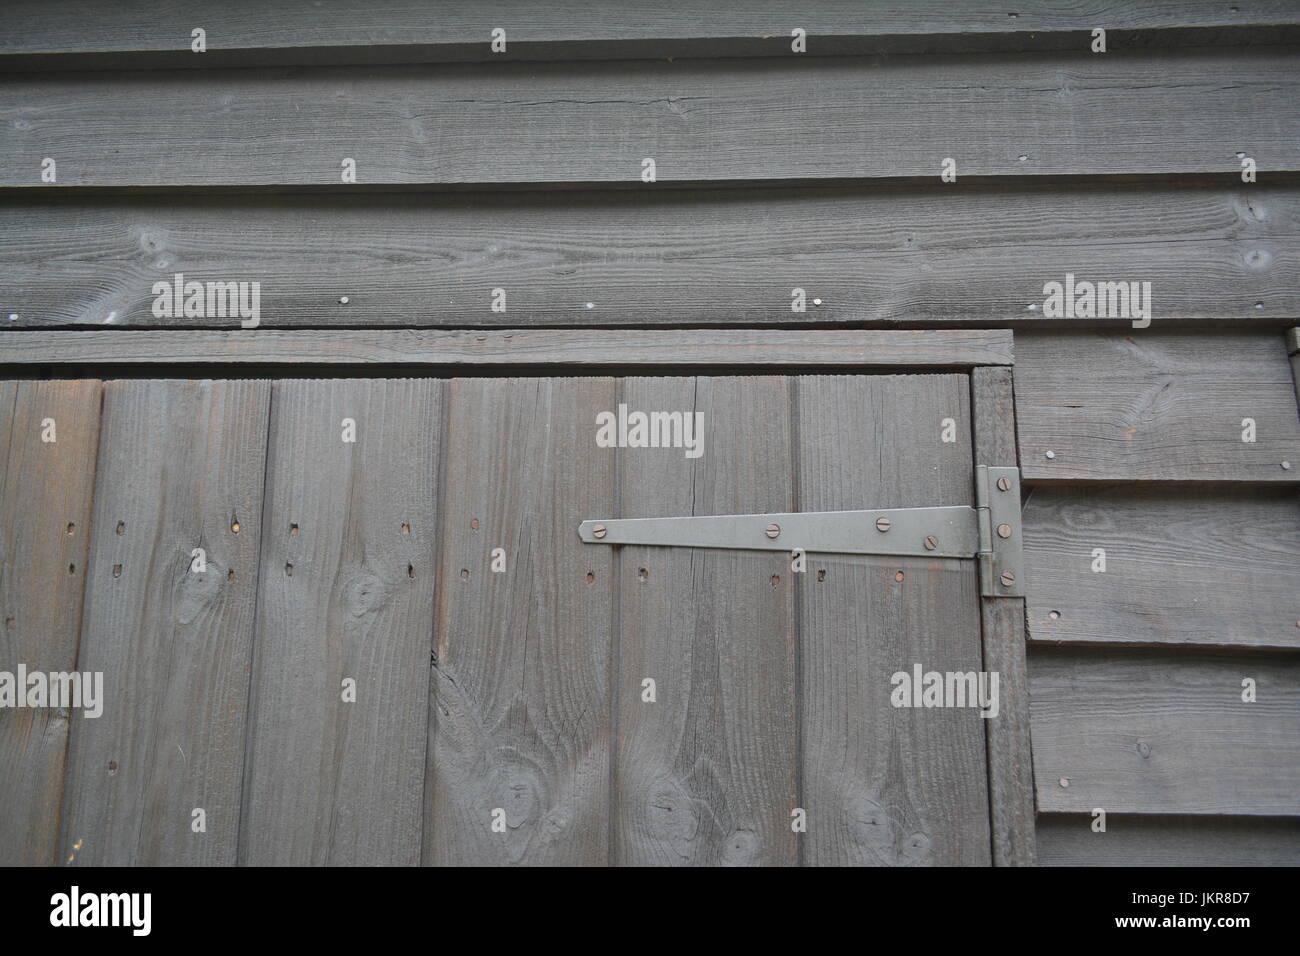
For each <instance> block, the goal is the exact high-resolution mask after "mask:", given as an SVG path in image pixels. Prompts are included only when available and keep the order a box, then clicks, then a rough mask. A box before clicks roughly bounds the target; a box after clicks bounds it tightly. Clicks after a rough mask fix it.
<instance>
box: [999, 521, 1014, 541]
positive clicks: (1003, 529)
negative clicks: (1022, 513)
mask: <svg viewBox="0 0 1300 956" xmlns="http://www.w3.org/2000/svg"><path fill="white" fill-rule="evenodd" d="M998 537H999V538H1009V537H1011V525H1009V524H1000V525H998Z"/></svg>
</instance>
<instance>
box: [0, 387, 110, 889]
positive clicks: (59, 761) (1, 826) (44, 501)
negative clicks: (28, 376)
mask: <svg viewBox="0 0 1300 956" xmlns="http://www.w3.org/2000/svg"><path fill="white" fill-rule="evenodd" d="M100 394H101V386H100V383H99V382H97V381H84V382H0V671H6V672H8V673H9V674H14V675H16V673H17V670H18V666H19V665H20V664H22V665H25V667H26V669H27V672H28V673H33V672H41V673H49V672H52V671H53V672H71V671H73V670H75V669H76V666H77V643H78V637H79V635H80V631H81V602H82V595H83V593H84V584H85V574H86V551H87V547H88V542H89V541H90V518H91V496H92V493H93V490H94V476H95V453H96V448H97V446H98V443H99V403H100ZM47 418H49V419H53V420H54V427H55V432H54V438H55V439H56V440H55V441H53V442H45V441H42V440H41V434H42V431H43V426H42V422H43V421H44V420H45V419H47ZM17 691H18V693H19V694H24V695H25V692H26V689H25V688H22V687H19V688H17ZM82 719H84V718H83V717H82V716H81V714H80V713H79V712H74V711H69V710H68V709H67V708H48V709H35V708H29V707H22V708H9V707H5V708H3V709H0V866H18V865H40V866H48V865H50V864H52V863H53V862H54V861H55V859H56V858H57V856H58V828H59V805H60V802H61V800H62V798H63V770H64V757H65V755H66V753H67V744H68V726H69V722H70V721H71V720H77V721H80V720H82Z"/></svg>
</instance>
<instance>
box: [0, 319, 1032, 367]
mask: <svg viewBox="0 0 1300 956" xmlns="http://www.w3.org/2000/svg"><path fill="white" fill-rule="evenodd" d="M1011 335H1012V333H1011V332H1010V331H1006V330H998V329H989V330H983V329H981V330H973V329H962V330H951V331H948V330H937V329H932V330H925V331H922V330H917V331H894V330H889V331H866V330H853V331H847V330H845V331H840V330H829V331H827V330H820V329H818V330H813V329H799V330H793V331H787V330H785V329H769V330H766V331H745V330H739V329H737V330H731V329H718V330H712V331H709V330H697V329H673V330H662V331H660V330H644V331H643V330H628V329H610V330H607V331H602V332H599V333H597V332H592V331H587V330H568V331H560V330H551V329H533V330H529V329H511V330H509V331H487V330H483V331H447V332H444V331H439V330H431V329H391V330H379V329H328V330H314V329H313V330H298V331H292V332H276V331H259V330H239V331H233V332H217V331H192V332H180V331H165V332H146V331H138V332H137V331H128V330H125V329H115V330H111V331H109V330H104V331H100V330H86V331H77V332H39V331H27V332H22V333H21V334H18V333H15V334H12V335H3V334H0V364H14V365H23V364H42V365H44V364H63V363H68V364H75V365H100V364H112V365H117V364H136V363H149V364H154V363H158V364H162V363H169V364H174V363H181V362H191V363H195V362H197V363H220V364H222V365H225V364H238V365H243V364H279V363H294V364H310V365H316V364H324V365H375V364H378V365H385V366H403V367H409V366H453V367H456V366H470V367H477V366H484V365H560V364H563V365H567V366H574V367H592V366H597V367H601V368H617V367H628V366H655V365H661V366H662V365H667V366H691V365H707V366H717V365H720V364H724V363H735V364H738V365H763V366H796V367H798V366H808V365H816V366H830V367H832V368H860V367H868V366H893V367H930V368H933V367H941V368H969V367H972V366H976V365H1010V364H1011V362H1012V361H1013V359H1012V349H1011Z"/></svg>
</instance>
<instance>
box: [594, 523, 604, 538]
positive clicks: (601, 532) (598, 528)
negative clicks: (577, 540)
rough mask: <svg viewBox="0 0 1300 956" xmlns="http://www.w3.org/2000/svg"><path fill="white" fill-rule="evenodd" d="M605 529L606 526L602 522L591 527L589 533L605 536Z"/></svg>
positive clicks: (598, 536)
mask: <svg viewBox="0 0 1300 956" xmlns="http://www.w3.org/2000/svg"><path fill="white" fill-rule="evenodd" d="M605 531H606V528H605V526H604V525H603V524H598V525H596V527H594V528H592V529H591V533H592V534H594V535H595V536H596V537H597V538H603V537H605Z"/></svg>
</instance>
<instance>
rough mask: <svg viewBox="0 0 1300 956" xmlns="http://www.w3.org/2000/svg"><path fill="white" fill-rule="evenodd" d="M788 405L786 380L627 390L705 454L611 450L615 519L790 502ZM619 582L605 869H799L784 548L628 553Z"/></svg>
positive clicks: (793, 640)
mask: <svg viewBox="0 0 1300 956" xmlns="http://www.w3.org/2000/svg"><path fill="white" fill-rule="evenodd" d="M790 395H791V381H790V379H788V378H781V377H750V378H698V379H689V378H671V379H668V378H663V379H661V378H651V379H624V380H622V382H621V389H620V393H619V401H620V402H626V403H627V405H628V407H629V408H634V409H652V408H653V409H660V408H662V409H681V410H690V411H692V412H694V411H698V412H699V413H701V414H702V415H703V416H704V418H703V422H704V426H703V427H704V432H703V434H704V436H705V440H706V442H707V445H706V447H707V452H706V454H705V455H704V456H703V457H701V458H697V459H688V458H686V457H685V456H684V455H682V454H680V453H673V454H664V455H661V454H655V453H654V452H653V451H651V452H650V453H647V452H645V451H642V450H632V449H629V450H626V451H619V452H618V456H619V457H618V477H619V491H620V511H621V513H622V514H624V515H627V516H628V517H659V516H663V517H670V516H675V515H690V514H719V513H727V512H732V513H734V512H742V511H747V510H749V509H750V508H753V507H759V508H772V509H777V510H785V509H788V508H791V507H793V506H794V504H795V500H794V481H795V478H794V472H793V466H794V461H795V457H794V456H795V449H794V446H793V445H792V440H793V435H792V424H791V421H790ZM613 453H614V452H613V450H610V451H608V452H606V454H607V455H612V454H613ZM584 548H585V551H586V553H592V552H597V553H598V552H600V551H607V550H609V549H608V548H600V547H597V546H594V545H585V546H584ZM810 560H812V559H810ZM615 573H616V575H617V601H618V605H617V606H618V618H617V621H616V624H615V635H616V643H617V649H618V675H619V681H618V685H617V688H616V691H615V696H616V699H617V701H618V723H617V749H616V765H615V777H614V779H615V792H614V795H613V796H614V801H613V803H612V804H611V808H610V812H611V820H610V826H611V834H612V835H613V838H614V840H615V844H614V845H615V854H614V862H616V863H619V864H641V865H646V864H654V865H666V864H673V865H682V864H697V865H714V866H716V865H724V864H725V865H793V864H796V863H797V862H798V860H799V840H801V839H803V838H802V837H799V836H796V834H795V833H794V832H793V830H792V829H791V825H790V824H791V816H790V814H791V812H792V811H793V810H794V808H795V807H797V806H800V805H801V804H800V803H799V799H800V797H799V773H798V759H799V753H798V728H799V714H798V707H799V704H798V698H799V690H798V686H797V675H798V664H797V654H798V646H797V645H798V641H797V637H796V629H795V627H796V626H795V618H794V609H795V601H796V598H795V592H796V590H797V589H798V586H799V585H798V583H797V581H798V578H799V577H801V576H800V575H795V574H792V573H791V572H790V557H789V554H788V553H738V552H721V551H701V550H694V549H690V548H661V547H643V546H626V547H623V548H621V549H619V551H618V555H617V558H616V559H615ZM646 679H650V680H653V681H655V690H656V695H657V696H656V699H655V701H654V702H653V703H650V702H647V701H646V700H645V699H644V693H645V690H644V683H643V682H644V681H645V680H646ZM822 823H823V825H825V826H835V825H836V823H834V822H833V821H830V820H825V819H824V820H823V821H822Z"/></svg>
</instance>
